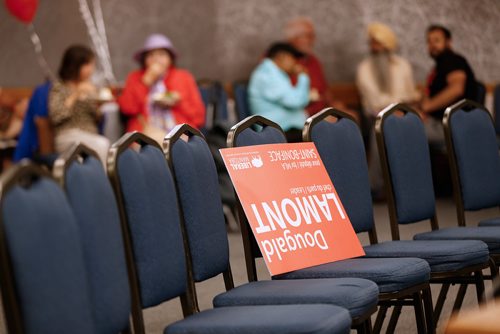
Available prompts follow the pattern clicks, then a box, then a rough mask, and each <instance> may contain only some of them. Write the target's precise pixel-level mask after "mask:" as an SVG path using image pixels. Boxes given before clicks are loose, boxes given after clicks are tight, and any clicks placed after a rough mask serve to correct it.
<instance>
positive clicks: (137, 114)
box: [118, 34, 205, 142]
mask: <svg viewBox="0 0 500 334" xmlns="http://www.w3.org/2000/svg"><path fill="white" fill-rule="evenodd" d="M176 58H177V53H176V51H175V49H174V47H173V45H172V42H171V41H170V40H169V39H168V38H167V37H165V36H164V35H161V34H154V35H151V36H149V37H148V38H147V39H146V42H145V43H144V46H143V48H142V49H141V50H139V51H138V52H137V53H136V54H135V57H134V59H135V60H137V61H138V62H139V63H140V64H141V69H140V70H137V71H134V72H132V73H130V74H129V76H128V78H127V82H126V83H125V88H124V89H123V93H122V95H121V96H120V97H119V98H118V103H119V104H120V109H121V112H122V113H123V114H124V115H126V116H127V118H128V120H127V128H126V131H127V132H130V131H141V132H144V133H145V134H147V135H149V136H151V137H153V138H155V139H156V140H158V141H159V142H161V141H163V137H164V136H165V135H166V134H167V133H168V131H170V130H171V129H172V128H173V127H174V126H175V125H176V124H180V123H188V124H190V125H191V126H193V127H196V128H200V127H202V126H203V125H204V123H205V106H204V104H203V101H202V99H201V96H200V92H199V90H198V86H197V85H196V82H195V80H194V78H193V76H192V75H191V74H190V73H189V72H188V71H185V70H181V69H178V68H176V67H175V60H176Z"/></svg>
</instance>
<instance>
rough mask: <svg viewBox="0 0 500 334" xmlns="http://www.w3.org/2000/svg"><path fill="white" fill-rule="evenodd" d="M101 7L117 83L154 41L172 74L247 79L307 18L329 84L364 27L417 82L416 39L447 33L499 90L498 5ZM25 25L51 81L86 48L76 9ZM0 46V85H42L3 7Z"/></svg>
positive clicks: (353, 53) (68, 1) (284, 0)
mask: <svg viewBox="0 0 500 334" xmlns="http://www.w3.org/2000/svg"><path fill="white" fill-rule="evenodd" d="M89 3H91V1H89ZM102 6H103V12H104V16H105V21H106V25H107V26H106V27H107V30H108V40H109V42H110V51H111V54H112V61H113V66H114V71H115V75H116V77H117V78H118V79H119V80H124V79H125V77H126V74H127V73H128V72H129V71H130V70H132V69H133V68H135V64H134V62H133V61H132V60H131V55H132V54H133V52H134V50H136V49H137V48H138V47H140V45H141V44H142V42H143V39H144V38H145V36H147V35H148V34H150V33H153V32H157V31H158V32H163V33H165V34H167V35H168V36H169V37H170V38H171V39H172V41H173V42H174V44H175V45H176V46H177V48H178V51H179V54H180V58H179V64H180V66H182V67H186V68H188V69H189V70H191V71H192V72H193V73H194V74H195V76H196V77H198V78H202V77H208V78H214V79H219V80H223V81H228V80H236V79H242V78H246V77H248V75H249V73H250V71H251V69H252V68H253V66H255V64H256V62H257V60H258V59H259V57H260V55H261V54H262V53H263V52H264V50H265V48H266V47H267V45H268V44H269V43H270V42H272V41H273V40H276V39H279V38H281V33H282V26H283V23H284V22H285V21H286V20H287V19H288V18H290V17H294V16H297V15H307V16H310V17H311V18H312V19H313V20H314V21H315V22H316V27H317V35H318V40H317V46H316V53H317V54H318V56H319V57H320V58H321V59H322V61H323V63H324V67H325V72H326V74H327V77H328V79H329V80H330V81H337V82H338V81H352V80H353V78H354V73H355V68H356V64H357V63H358V62H359V61H360V60H361V59H362V57H363V55H364V54H365V53H366V37H365V26H366V24H367V23H369V22H372V21H375V20H378V21H382V22H385V23H387V24H389V25H391V26H392V27H393V28H394V30H395V31H396V33H397V34H398V36H399V38H400V44H401V53H402V54H403V55H404V56H406V57H407V58H408V59H409V60H410V62H411V63H412V64H413V66H414V68H415V72H416V78H417V79H418V80H419V81H422V80H424V79H425V76H426V74H427V72H428V71H429V69H430V68H431V67H432V61H431V60H430V59H429V57H428V56H427V51H426V48H425V39H424V31H425V28H426V27H427V26H428V25H429V24H430V23H434V22H438V23H443V24H445V25H448V26H449V27H450V28H451V30H452V32H453V34H454V45H455V48H456V49H457V50H458V51H459V52H461V53H462V54H464V55H465V56H466V57H467V58H468V59H469V60H470V62H471V64H472V66H473V68H474V70H475V71H476V75H477V77H478V78H479V79H481V80H483V81H487V82H496V81H500V61H499V59H500V33H499V32H500V20H499V18H500V1H499V0H474V1H472V0H442V1H431V0H398V1H396V0H394V1H390V0H350V1H346V0H344V1H342V0H307V1H306V0H273V1H269V0H250V1H242V0H177V1H175V0H144V1H139V0H102ZM34 24H35V26H36V29H37V31H38V33H39V35H40V38H41V40H42V43H43V47H44V54H45V56H46V58H47V60H48V62H49V65H50V66H51V68H52V69H53V70H54V71H56V70H57V66H58V62H59V59H60V56H61V54H62V52H63V51H64V49H65V48H66V47H67V46H68V45H69V44H71V43H74V42H79V43H87V44H88V43H89V39H88V35H87V31H86V28H85V25H84V23H83V21H82V19H81V17H80V13H79V11H78V1H77V0H45V1H40V4H39V10H38V13H37V16H36V18H35V21H34ZM0 45H2V49H1V51H0V85H3V86H24V85H33V84H36V83H38V82H40V81H41V80H42V79H43V78H42V73H41V71H40V69H39V67H38V65H37V63H36V58H35V56H34V52H33V48H32V45H31V42H30V40H29V37H28V33H27V31H26V28H25V27H24V26H23V24H21V23H19V22H18V21H15V20H14V19H13V18H12V17H10V16H9V15H8V14H7V13H6V11H5V9H4V8H3V6H2V8H1V10H0Z"/></svg>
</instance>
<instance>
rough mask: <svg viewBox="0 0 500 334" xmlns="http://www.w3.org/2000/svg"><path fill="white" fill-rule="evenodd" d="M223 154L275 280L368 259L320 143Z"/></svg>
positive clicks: (248, 148) (260, 147)
mask: <svg viewBox="0 0 500 334" xmlns="http://www.w3.org/2000/svg"><path fill="white" fill-rule="evenodd" d="M220 152H221V154H222V158H223V159H224V163H225V165H226V168H227V170H228V172H229V175H230V177H231V180H232V182H233V185H234V187H235V189H236V193H237V194H238V197H239V199H240V201H241V204H242V206H243V209H244V211H245V214H246V217H247V219H248V222H249V224H250V226H251V228H252V231H253V234H254V236H255V238H256V240H257V243H258V245H259V248H260V250H261V252H262V255H263V258H264V260H265V262H266V265H267V268H268V269H269V272H270V273H271V275H277V274H281V273H285V272H289V271H293V270H298V269H303V268H307V267H311V266H315V265H319V264H324V263H328V262H333V261H338V260H343V259H348V258H352V257H357V256H362V255H364V251H363V248H362V246H361V244H360V242H359V240H358V237H357V235H356V233H355V232H354V229H353V228H352V225H351V222H350V221H349V217H348V216H347V214H346V212H345V210H344V207H343V206H342V203H341V202H340V199H339V196H338V195H337V192H336V191H335V187H334V186H333V184H332V181H331V180H330V177H329V176H328V173H327V171H326V169H325V167H324V165H323V162H322V161H321V158H320V156H319V154H318V151H317V150H316V146H315V145H314V143H310V142H308V143H294V144H270V145H257V146H245V147H238V148H227V149H221V150H220Z"/></svg>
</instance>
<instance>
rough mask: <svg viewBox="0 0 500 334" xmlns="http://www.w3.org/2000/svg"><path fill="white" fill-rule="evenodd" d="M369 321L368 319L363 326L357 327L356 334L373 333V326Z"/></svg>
mask: <svg viewBox="0 0 500 334" xmlns="http://www.w3.org/2000/svg"><path fill="white" fill-rule="evenodd" d="M369 320H370V319H369V318H368V319H367V320H366V321H364V322H363V323H362V324H360V325H359V326H357V327H356V328H355V330H356V333H358V334H369V333H371V324H369V323H368V322H369Z"/></svg>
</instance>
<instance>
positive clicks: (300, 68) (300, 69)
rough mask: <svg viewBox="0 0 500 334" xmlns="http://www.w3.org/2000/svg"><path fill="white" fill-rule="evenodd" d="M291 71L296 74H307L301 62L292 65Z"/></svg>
mask: <svg viewBox="0 0 500 334" xmlns="http://www.w3.org/2000/svg"><path fill="white" fill-rule="evenodd" d="M293 73H294V74H296V75H299V74H300V73H305V74H307V70H306V68H305V67H304V66H303V65H302V64H299V63H297V64H295V66H294V67H293Z"/></svg>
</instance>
